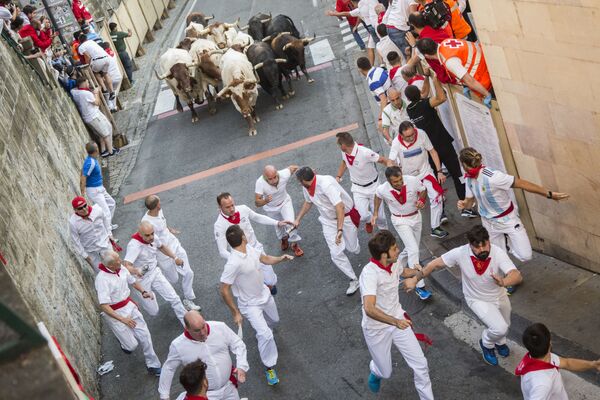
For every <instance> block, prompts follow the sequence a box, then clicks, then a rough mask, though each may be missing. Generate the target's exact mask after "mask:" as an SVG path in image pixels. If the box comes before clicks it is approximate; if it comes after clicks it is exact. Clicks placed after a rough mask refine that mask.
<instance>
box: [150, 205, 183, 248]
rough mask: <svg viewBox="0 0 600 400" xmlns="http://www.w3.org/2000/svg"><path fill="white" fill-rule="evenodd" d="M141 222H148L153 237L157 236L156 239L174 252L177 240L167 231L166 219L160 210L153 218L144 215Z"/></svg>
mask: <svg viewBox="0 0 600 400" xmlns="http://www.w3.org/2000/svg"><path fill="white" fill-rule="evenodd" d="M142 221H146V222H150V223H151V224H152V226H153V227H154V236H157V237H158V239H159V240H160V241H161V242H162V243H163V244H165V245H166V246H167V247H169V248H170V249H171V250H175V248H176V247H177V246H176V245H177V244H179V239H177V237H176V236H175V235H173V234H172V233H171V231H170V230H169V227H168V225H167V219H166V218H165V216H164V214H163V211H162V210H159V211H158V215H157V216H156V217H153V216H152V215H150V214H148V212H146V214H144V216H143V217H142ZM161 254H162V253H161Z"/></svg>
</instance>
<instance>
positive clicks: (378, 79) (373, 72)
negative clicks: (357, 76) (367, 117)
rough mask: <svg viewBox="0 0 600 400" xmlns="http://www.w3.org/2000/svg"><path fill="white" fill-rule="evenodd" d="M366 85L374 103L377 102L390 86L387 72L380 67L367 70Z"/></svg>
mask: <svg viewBox="0 0 600 400" xmlns="http://www.w3.org/2000/svg"><path fill="white" fill-rule="evenodd" d="M367 83H368V84H369V90H370V91H371V93H373V97H375V100H376V101H379V96H380V95H382V94H386V92H387V90H388V89H389V88H390V86H391V84H392V83H391V82H390V79H389V77H388V73H387V71H386V70H385V69H383V68H381V67H373V68H371V69H370V70H369V72H368V73H367Z"/></svg>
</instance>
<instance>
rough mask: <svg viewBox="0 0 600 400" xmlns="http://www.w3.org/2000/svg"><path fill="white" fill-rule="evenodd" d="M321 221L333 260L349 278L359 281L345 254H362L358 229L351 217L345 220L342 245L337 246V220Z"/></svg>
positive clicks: (323, 219)
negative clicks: (347, 252) (345, 252)
mask: <svg viewBox="0 0 600 400" xmlns="http://www.w3.org/2000/svg"><path fill="white" fill-rule="evenodd" d="M319 221H321V225H322V226H323V236H325V241H326V242H327V246H329V254H330V255H331V260H332V261H333V263H334V264H335V265H336V267H338V268H339V270H340V271H342V272H343V273H344V274H346V276H347V277H348V278H350V279H352V280H355V279H357V278H356V274H355V273H354V269H353V268H352V264H350V260H348V257H347V256H346V254H344V250H348V251H349V252H351V253H354V254H358V253H360V245H359V244H358V229H357V228H356V225H354V223H353V222H352V220H351V219H350V217H346V218H344V232H343V236H342V241H341V242H340V244H335V237H336V235H337V222H336V221H335V220H327V219H325V218H324V217H322V216H320V217H319Z"/></svg>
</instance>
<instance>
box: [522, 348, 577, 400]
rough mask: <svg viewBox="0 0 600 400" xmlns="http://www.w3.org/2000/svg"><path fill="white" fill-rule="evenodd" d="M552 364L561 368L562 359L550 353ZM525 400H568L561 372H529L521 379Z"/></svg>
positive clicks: (552, 370)
mask: <svg viewBox="0 0 600 400" xmlns="http://www.w3.org/2000/svg"><path fill="white" fill-rule="evenodd" d="M550 364H553V365H556V366H557V367H560V358H559V357H558V356H557V355H556V354H554V353H550ZM521 391H522V392H523V399H524V400H568V399H569V396H567V392H566V390H565V386H564V385H563V380H562V377H561V376H560V371H559V370H557V369H556V368H552V369H545V370H541V371H533V372H528V373H526V374H525V375H523V376H522V377H521Z"/></svg>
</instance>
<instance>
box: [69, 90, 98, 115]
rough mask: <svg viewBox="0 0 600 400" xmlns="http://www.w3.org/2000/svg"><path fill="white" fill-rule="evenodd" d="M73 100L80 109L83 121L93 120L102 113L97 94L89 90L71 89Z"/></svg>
mask: <svg viewBox="0 0 600 400" xmlns="http://www.w3.org/2000/svg"><path fill="white" fill-rule="evenodd" d="M71 96H73V101H74V102H75V104H76V105H77V108H78V109H79V113H80V114H81V119H82V120H83V122H88V123H89V122H92V120H93V119H94V118H96V117H97V116H98V114H100V108H99V107H98V106H97V105H96V95H94V93H92V92H90V91H89V90H80V89H77V88H75V89H71Z"/></svg>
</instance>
